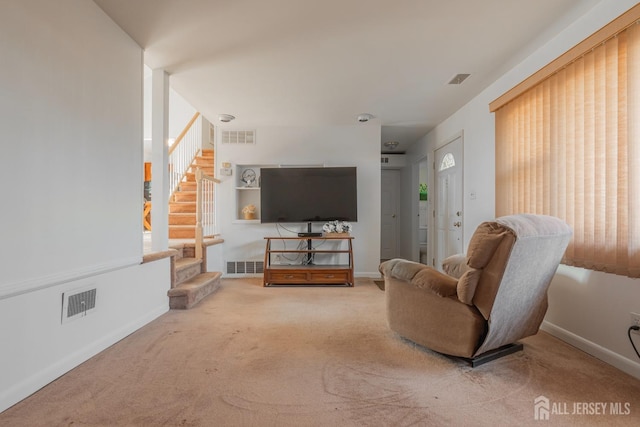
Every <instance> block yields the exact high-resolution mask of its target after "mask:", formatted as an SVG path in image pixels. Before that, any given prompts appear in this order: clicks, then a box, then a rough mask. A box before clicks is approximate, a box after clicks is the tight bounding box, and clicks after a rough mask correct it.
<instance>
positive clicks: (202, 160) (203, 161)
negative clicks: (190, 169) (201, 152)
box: [191, 156, 213, 166]
mask: <svg viewBox="0 0 640 427" xmlns="http://www.w3.org/2000/svg"><path fill="white" fill-rule="evenodd" d="M191 164H192V165H202V166H213V156H212V157H203V156H197V157H196V158H195V159H193V162H191Z"/></svg>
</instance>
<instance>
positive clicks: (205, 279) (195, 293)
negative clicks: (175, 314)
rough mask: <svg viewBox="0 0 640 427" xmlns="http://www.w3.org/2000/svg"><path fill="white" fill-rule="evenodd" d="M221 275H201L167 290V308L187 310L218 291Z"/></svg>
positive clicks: (215, 273)
mask: <svg viewBox="0 0 640 427" xmlns="http://www.w3.org/2000/svg"><path fill="white" fill-rule="evenodd" d="M220 276H222V273H220V272H218V271H213V272H210V273H202V274H199V275H197V276H195V277H194V278H192V279H190V280H188V281H186V282H184V283H182V284H180V285H179V286H177V287H175V288H172V289H169V291H168V292H167V295H168V296H169V307H170V308H173V309H189V308H191V307H193V306H194V305H196V304H197V303H199V302H200V301H202V300H203V299H204V298H205V297H206V296H207V295H209V294H211V293H212V292H213V291H215V290H216V289H218V287H219V286H220Z"/></svg>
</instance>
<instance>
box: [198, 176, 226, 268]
mask: <svg viewBox="0 0 640 427" xmlns="http://www.w3.org/2000/svg"><path fill="white" fill-rule="evenodd" d="M221 182H222V181H220V180H219V179H216V178H214V177H212V176H209V175H207V174H205V173H204V172H203V171H202V169H200V168H198V169H196V259H202V258H203V254H202V243H203V241H204V238H205V237H213V236H215V235H216V234H217V230H216V228H217V227H216V215H215V191H214V190H215V185H216V184H220V183H221Z"/></svg>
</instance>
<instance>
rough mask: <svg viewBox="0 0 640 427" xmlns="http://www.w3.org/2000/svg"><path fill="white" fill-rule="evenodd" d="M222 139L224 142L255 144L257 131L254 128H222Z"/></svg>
mask: <svg viewBox="0 0 640 427" xmlns="http://www.w3.org/2000/svg"><path fill="white" fill-rule="evenodd" d="M221 132H222V136H221V138H220V141H221V142H222V143H223V144H255V143H256V131H254V130H222V131H221Z"/></svg>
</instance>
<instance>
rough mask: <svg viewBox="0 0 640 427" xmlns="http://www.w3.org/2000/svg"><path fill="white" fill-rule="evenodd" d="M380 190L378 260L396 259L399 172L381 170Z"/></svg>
mask: <svg viewBox="0 0 640 427" xmlns="http://www.w3.org/2000/svg"><path fill="white" fill-rule="evenodd" d="M381 188H382V201H381V203H380V205H381V210H382V211H381V214H382V215H381V218H380V259H392V258H397V257H398V216H399V202H400V200H399V194H400V171H399V170H396V169H383V170H382V182H381Z"/></svg>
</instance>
